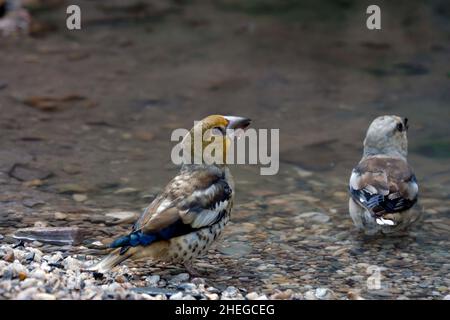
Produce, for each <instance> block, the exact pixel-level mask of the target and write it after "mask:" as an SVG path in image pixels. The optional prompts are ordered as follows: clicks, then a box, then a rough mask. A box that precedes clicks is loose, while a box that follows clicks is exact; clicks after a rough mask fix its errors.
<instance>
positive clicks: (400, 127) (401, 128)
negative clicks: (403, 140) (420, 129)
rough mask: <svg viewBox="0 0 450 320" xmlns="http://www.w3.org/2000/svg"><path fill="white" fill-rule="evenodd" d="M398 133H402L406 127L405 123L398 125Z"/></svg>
mask: <svg viewBox="0 0 450 320" xmlns="http://www.w3.org/2000/svg"><path fill="white" fill-rule="evenodd" d="M396 129H397V130H398V131H400V132H402V131H403V129H404V127H403V123H397V128H396Z"/></svg>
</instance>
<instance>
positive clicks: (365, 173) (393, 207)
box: [349, 116, 421, 235]
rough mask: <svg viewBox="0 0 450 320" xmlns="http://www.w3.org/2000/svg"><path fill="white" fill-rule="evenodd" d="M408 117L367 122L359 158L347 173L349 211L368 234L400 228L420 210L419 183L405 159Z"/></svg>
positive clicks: (396, 231)
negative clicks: (361, 154) (349, 175)
mask: <svg viewBox="0 0 450 320" xmlns="http://www.w3.org/2000/svg"><path fill="white" fill-rule="evenodd" d="M407 130H408V119H407V118H404V119H402V118H400V117H398V116H382V117H378V118H376V119H375V120H374V121H373V122H372V124H371V125H370V127H369V129H368V131H367V135H366V138H365V140H364V153H363V157H362V159H361V161H360V162H359V164H358V165H357V166H356V168H355V169H353V171H352V175H351V177H350V195H351V197H350V200H349V211H350V215H351V217H352V219H353V222H354V224H355V226H356V227H357V228H358V229H360V230H362V231H364V232H365V233H366V234H368V235H374V234H377V233H382V234H396V233H400V232H403V231H405V230H406V229H407V227H409V226H410V225H411V224H412V223H413V222H414V221H416V220H417V219H418V218H419V217H420V214H421V211H420V210H418V209H415V208H413V206H414V204H415V203H416V202H417V198H418V192H419V186H418V184H417V180H416V177H415V175H414V172H413V170H412V168H411V167H410V166H409V165H408V162H407V160H406V157H407V154H408V140H407V135H406V133H407Z"/></svg>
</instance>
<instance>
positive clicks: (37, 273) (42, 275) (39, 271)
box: [29, 269, 46, 280]
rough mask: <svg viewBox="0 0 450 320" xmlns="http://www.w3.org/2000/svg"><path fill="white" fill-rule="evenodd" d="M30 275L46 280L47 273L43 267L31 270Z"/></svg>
mask: <svg viewBox="0 0 450 320" xmlns="http://www.w3.org/2000/svg"><path fill="white" fill-rule="evenodd" d="M29 277H30V278H35V279H39V280H45V277H46V274H45V271H44V270H42V269H35V270H33V271H31V273H30V275H29Z"/></svg>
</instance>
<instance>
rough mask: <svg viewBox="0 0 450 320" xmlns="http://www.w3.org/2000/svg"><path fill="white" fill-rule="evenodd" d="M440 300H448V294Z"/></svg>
mask: <svg viewBox="0 0 450 320" xmlns="http://www.w3.org/2000/svg"><path fill="white" fill-rule="evenodd" d="M442 300H450V294H448V295H446V296H445V297H444V298H443V299H442Z"/></svg>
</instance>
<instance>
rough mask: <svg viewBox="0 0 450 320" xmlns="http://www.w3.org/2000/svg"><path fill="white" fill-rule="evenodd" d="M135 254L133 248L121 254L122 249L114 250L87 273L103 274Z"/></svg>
mask: <svg viewBox="0 0 450 320" xmlns="http://www.w3.org/2000/svg"><path fill="white" fill-rule="evenodd" d="M135 253H136V250H135V248H128V250H126V251H125V252H123V250H122V248H117V249H114V250H113V251H111V253H110V254H108V255H107V256H106V257H105V258H103V260H101V261H100V262H99V263H97V264H96V265H94V266H92V267H91V268H89V271H95V272H100V273H105V272H107V271H109V270H111V269H112V268H114V267H115V266H117V265H119V264H120V263H122V262H123V261H125V260H127V259H128V258H131V257H132V256H133V255H134V254H135Z"/></svg>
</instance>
